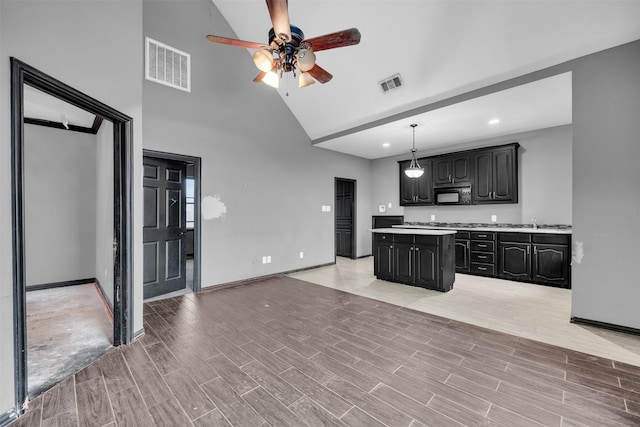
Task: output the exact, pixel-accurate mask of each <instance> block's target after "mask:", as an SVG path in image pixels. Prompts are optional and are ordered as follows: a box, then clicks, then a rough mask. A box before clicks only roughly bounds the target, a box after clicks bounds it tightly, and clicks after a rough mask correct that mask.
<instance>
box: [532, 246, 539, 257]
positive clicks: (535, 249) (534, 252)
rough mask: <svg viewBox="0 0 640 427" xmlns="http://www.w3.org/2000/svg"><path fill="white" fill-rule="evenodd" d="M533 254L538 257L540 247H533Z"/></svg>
mask: <svg viewBox="0 0 640 427" xmlns="http://www.w3.org/2000/svg"><path fill="white" fill-rule="evenodd" d="M533 254H534V255H538V247H537V246H534V247H533Z"/></svg>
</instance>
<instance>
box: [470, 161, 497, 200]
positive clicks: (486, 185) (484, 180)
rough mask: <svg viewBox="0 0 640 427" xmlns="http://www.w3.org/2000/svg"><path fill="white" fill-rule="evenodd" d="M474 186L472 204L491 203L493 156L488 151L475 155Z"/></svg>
mask: <svg viewBox="0 0 640 427" xmlns="http://www.w3.org/2000/svg"><path fill="white" fill-rule="evenodd" d="M473 162H474V166H475V175H474V178H475V179H474V185H473V187H472V191H471V193H472V194H473V201H474V203H491V202H492V200H491V196H492V194H493V156H492V155H491V152H490V151H482V152H479V153H476V154H475V155H474V157H473Z"/></svg>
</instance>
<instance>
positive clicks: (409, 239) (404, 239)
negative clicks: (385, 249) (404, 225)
mask: <svg viewBox="0 0 640 427" xmlns="http://www.w3.org/2000/svg"><path fill="white" fill-rule="evenodd" d="M393 242H394V243H408V244H410V245H413V235H412V234H394V235H393Z"/></svg>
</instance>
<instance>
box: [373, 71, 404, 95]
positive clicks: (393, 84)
mask: <svg viewBox="0 0 640 427" xmlns="http://www.w3.org/2000/svg"><path fill="white" fill-rule="evenodd" d="M378 84H379V85H380V87H381V88H382V91H383V92H389V91H392V90H396V89H398V88H399V87H401V86H402V79H401V78H400V74H396V75H395V76H391V77H388V78H386V79H384V80H382V81H381V82H378Z"/></svg>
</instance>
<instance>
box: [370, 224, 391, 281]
mask: <svg viewBox="0 0 640 427" xmlns="http://www.w3.org/2000/svg"><path fill="white" fill-rule="evenodd" d="M374 240H375V245H374V252H373V253H374V257H373V259H374V267H373V273H374V274H375V276H376V277H377V278H379V279H382V280H393V264H394V263H393V234H375V235H374Z"/></svg>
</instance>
